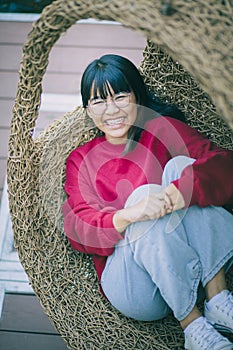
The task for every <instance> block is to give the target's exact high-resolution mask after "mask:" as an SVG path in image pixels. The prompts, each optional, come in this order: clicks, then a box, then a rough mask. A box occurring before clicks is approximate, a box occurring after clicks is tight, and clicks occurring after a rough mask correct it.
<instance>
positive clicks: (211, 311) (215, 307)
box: [204, 290, 233, 333]
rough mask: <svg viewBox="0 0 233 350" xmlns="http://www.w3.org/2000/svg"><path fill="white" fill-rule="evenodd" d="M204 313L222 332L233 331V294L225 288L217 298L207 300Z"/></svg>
mask: <svg viewBox="0 0 233 350" xmlns="http://www.w3.org/2000/svg"><path fill="white" fill-rule="evenodd" d="M204 315H205V317H206V318H207V320H208V321H209V322H210V323H211V324H212V325H213V326H214V328H216V329H217V330H218V331H221V332H228V333H233V295H232V293H231V292H229V291H228V290H223V291H222V292H221V293H219V294H218V295H217V300H216V301H214V299H213V301H211V300H210V302H209V303H207V302H205V309H204Z"/></svg>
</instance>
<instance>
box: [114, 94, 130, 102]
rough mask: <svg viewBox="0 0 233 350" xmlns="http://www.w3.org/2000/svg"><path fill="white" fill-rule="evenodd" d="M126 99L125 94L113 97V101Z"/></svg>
mask: <svg viewBox="0 0 233 350" xmlns="http://www.w3.org/2000/svg"><path fill="white" fill-rule="evenodd" d="M126 97H128V95H127V94H121V95H118V96H116V97H115V101H121V100H124V99H125V98H126Z"/></svg>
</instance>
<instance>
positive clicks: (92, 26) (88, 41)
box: [56, 21, 146, 48]
mask: <svg viewBox="0 0 233 350" xmlns="http://www.w3.org/2000/svg"><path fill="white" fill-rule="evenodd" d="M145 42H146V39H145V38H144V37H143V35H142V34H141V33H139V32H136V31H134V30H132V29H130V28H127V27H123V26H122V25H121V24H119V23H116V22H113V23H104V22H101V21H99V22H97V23H90V22H86V23H85V22H84V23H79V22H78V23H76V24H75V25H73V26H72V27H71V28H69V29H68V31H67V32H66V33H65V34H63V35H62V36H61V37H60V39H59V40H58V41H57V44H56V45H59V46H69V45H72V46H73V45H76V46H83V47H85V46H92V47H106V46H109V47H116V48H120V47H128V48H135V47H137V48H141V47H144V46H145Z"/></svg>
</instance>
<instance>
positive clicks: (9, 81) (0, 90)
mask: <svg viewBox="0 0 233 350" xmlns="http://www.w3.org/2000/svg"><path fill="white" fill-rule="evenodd" d="M0 81H1V84H0V97H1V98H2V99H3V98H4V99H5V98H8V99H9V98H15V96H16V90H17V85H18V81H19V76H18V73H17V72H7V71H1V72H0Z"/></svg>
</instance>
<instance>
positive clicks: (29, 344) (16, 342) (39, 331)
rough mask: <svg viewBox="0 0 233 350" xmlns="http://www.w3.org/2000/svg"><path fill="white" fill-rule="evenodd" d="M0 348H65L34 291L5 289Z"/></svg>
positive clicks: (24, 349)
mask: <svg viewBox="0 0 233 350" xmlns="http://www.w3.org/2000/svg"><path fill="white" fill-rule="evenodd" d="M0 349H2V350H3V349H4V350H32V349H33V350H41V349H42V350H67V346H66V345H65V342H64V341H63V340H62V338H61V337H60V335H59V334H58V333H57V332H56V331H55V329H54V327H53V326H52V325H51V323H50V321H49V319H48V317H47V316H46V315H45V314H44V312H43V310H42V308H41V306H40V304H39V302H38V300H37V298H36V297H35V296H34V295H29V294H28V295H26V294H18V293H17V294H16V293H14V294H8V293H7V294H5V298H4V303H3V310H2V317H1V320H0Z"/></svg>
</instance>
